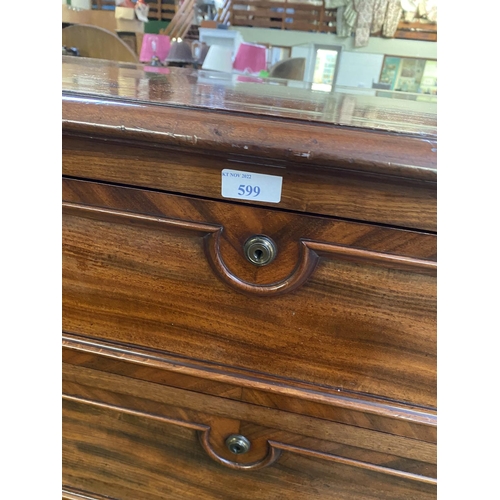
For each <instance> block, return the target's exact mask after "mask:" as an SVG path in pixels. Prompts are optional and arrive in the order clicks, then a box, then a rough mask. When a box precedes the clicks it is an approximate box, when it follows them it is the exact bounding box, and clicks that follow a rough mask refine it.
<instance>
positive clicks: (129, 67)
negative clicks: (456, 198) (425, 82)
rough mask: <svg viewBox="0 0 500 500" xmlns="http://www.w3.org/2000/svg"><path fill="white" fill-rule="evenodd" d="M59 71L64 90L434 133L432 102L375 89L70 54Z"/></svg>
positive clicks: (349, 124)
mask: <svg viewBox="0 0 500 500" xmlns="http://www.w3.org/2000/svg"><path fill="white" fill-rule="evenodd" d="M62 74H63V90H64V91H71V92H79V93H88V94H96V95H100V96H105V97H121V98H125V99H131V100H135V101H142V102H154V103H161V104H168V105H175V106H193V107H199V108H210V109H218V110H224V111H236V112H243V113H252V114H257V115H265V116H279V117H286V118H295V119H299V120H308V121H313V122H326V123H333V124H337V125H347V126H353V127H361V128H368V129H381V130H390V131H395V132H407V133H411V134H418V135H429V136H431V137H433V136H436V103H435V102H426V101H417V100H408V99H397V98H388V97H378V96H375V95H371V94H374V93H375V92H376V91H375V90H373V89H349V88H346V87H343V88H342V87H338V88H337V89H338V90H339V91H335V92H333V93H329V92H322V91H317V90H311V89H310V86H311V84H309V83H306V82H299V81H286V80H280V79H261V78H256V77H250V76H245V75H236V74H229V73H218V72H214V71H205V70H199V71H197V70H193V69H185V68H153V67H150V66H149V67H148V66H143V65H140V64H126V63H118V62H111V61H102V60H98V59H86V58H74V57H70V56H63V72H62ZM378 92H379V93H381V94H384V95H395V93H394V92H380V91H378ZM408 97H409V96H408ZM428 97H429V96H424V95H422V96H419V98H420V99H426V98H428ZM415 98H416V97H415Z"/></svg>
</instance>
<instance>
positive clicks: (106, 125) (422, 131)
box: [62, 56, 437, 182]
mask: <svg viewBox="0 0 500 500" xmlns="http://www.w3.org/2000/svg"><path fill="white" fill-rule="evenodd" d="M249 79H251V78H249V77H247V76H243V75H234V74H223V73H216V72H207V71H203V70H194V69H188V68H163V67H162V68H152V67H148V66H144V65H140V64H127V63H117V62H111V61H103V60H97V59H86V58H80V57H71V56H63V63H62V90H63V132H64V133H66V134H67V133H70V134H75V133H76V134H79V135H81V134H85V135H88V134H95V133H97V132H98V133H99V134H103V135H105V136H106V135H107V136H108V137H109V138H110V139H111V138H112V139H117V140H120V141H122V140H127V141H140V142H149V143H156V144H161V145H162V146H168V147H172V146H175V147H180V148H189V150H191V151H192V150H197V149H198V150H204V151H205V152H207V151H208V152H212V153H223V154H225V155H227V154H231V155H234V154H237V155H243V156H247V157H250V156H251V157H260V158H272V159H273V160H274V161H276V160H277V161H287V162H288V161H291V162H294V163H300V164H305V165H322V166H326V167H336V168H348V169H350V170H352V169H355V170H362V171H369V172H373V173H379V174H380V173H382V174H386V175H395V176H397V177H404V178H412V179H419V180H426V181H428V180H430V181H433V182H435V181H436V175H437V159H436V154H437V133H436V103H435V102H422V101H415V100H404V99H400V98H387V97H380V96H377V95H368V92H371V93H373V92H375V91H372V90H371V89H365V90H364V91H365V92H366V93H365V94H364V95H362V94H359V92H361V90H360V89H350V90H349V89H342V90H343V91H342V92H340V91H337V90H336V91H335V92H331V93H326V92H320V91H314V90H311V89H310V88H309V86H310V84H307V83H304V82H295V81H286V80H277V79H275V80H273V79H267V80H262V79H256V78H253V80H254V81H248V80H249ZM344 91H345V92H344ZM348 92H351V93H348ZM354 92H358V93H357V94H356V93H354ZM392 94H394V93H392ZM422 97H424V96H422ZM277 120H279V123H278V121H277Z"/></svg>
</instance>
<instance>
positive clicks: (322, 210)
mask: <svg viewBox="0 0 500 500" xmlns="http://www.w3.org/2000/svg"><path fill="white" fill-rule="evenodd" d="M337 146H338V144H337ZM430 148H431V146H429V149H430ZM243 151H245V150H243ZM234 152H236V150H235V149H233V154H225V155H221V156H214V155H210V156H207V155H206V154H200V153H199V152H198V153H195V152H193V151H192V149H190V151H189V153H186V152H185V151H181V150H175V149H164V148H161V147H157V146H154V145H150V147H144V146H138V145H133V144H131V143H123V142H119V143H116V142H113V141H112V140H109V139H107V140H99V138H98V137H93V138H92V140H88V139H86V138H81V137H71V136H63V172H64V175H67V176H74V177H79V178H85V179H93V180H96V181H100V180H102V181H105V182H114V183H119V184H126V185H129V186H138V187H148V188H152V189H161V190H164V191H170V192H174V193H184V194H187V195H193V196H204V197H209V198H212V199H221V198H222V196H221V171H222V170H223V169H226V168H227V169H234V170H243V171H250V172H255V173H261V174H268V175H279V176H281V177H283V191H282V195H281V201H280V203H279V206H280V208H284V209H288V210H296V211H301V212H309V213H315V214H325V215H332V216H336V217H344V218H348V219H355V220H362V221H369V222H380V223H383V224H392V225H395V226H400V227H409V228H421V229H425V230H429V231H436V227H437V221H436V213H437V210H436V184H435V182H423V181H422V180H421V181H417V180H415V179H414V180H411V179H402V178H398V177H390V176H387V175H374V174H367V173H365V174H363V173H361V172H360V171H359V170H358V169H359V165H356V166H354V165H352V164H351V165H349V166H350V168H352V169H353V171H349V170H340V169H338V170H336V169H334V168H332V167H331V166H329V167H328V168H324V167H323V168H320V167H318V166H314V164H312V165H311V164H308V165H307V168H304V165H300V164H299V165H294V164H291V163H289V162H283V161H281V162H277V161H276V160H273V161H272V162H270V161H269V160H262V159H261V160H260V161H259V160H256V159H255V157H253V158H251V159H248V158H247V159H245V158H244V157H242V156H240V155H235V154H234ZM295 158H297V157H295ZM245 160H246V161H245ZM270 163H273V164H275V166H272V165H270ZM257 204H259V203H258V202H257ZM261 204H264V205H269V206H273V204H272V203H262V202H261Z"/></svg>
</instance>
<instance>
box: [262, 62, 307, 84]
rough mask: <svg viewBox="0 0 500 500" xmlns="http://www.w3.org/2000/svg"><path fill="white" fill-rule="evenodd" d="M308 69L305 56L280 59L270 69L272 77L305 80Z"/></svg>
mask: <svg viewBox="0 0 500 500" xmlns="http://www.w3.org/2000/svg"><path fill="white" fill-rule="evenodd" d="M305 69H306V59H305V58H304V57H291V58H290V59H284V60H283V61H278V62H277V63H276V64H275V65H274V66H272V67H271V68H270V70H269V76H270V77H271V78H284V79H286V80H303V79H304V71H305Z"/></svg>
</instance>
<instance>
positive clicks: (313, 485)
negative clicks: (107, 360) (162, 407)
mask: <svg viewBox="0 0 500 500" xmlns="http://www.w3.org/2000/svg"><path fill="white" fill-rule="evenodd" d="M63 416H64V425H63V446H64V448H63V457H64V458H63V480H64V483H65V484H68V485H69V486H71V487H74V488H78V489H81V490H86V491H89V492H95V493H97V494H101V495H109V496H111V497H114V498H119V499H120V500H142V499H164V498H169V499H170V498H173V499H182V500H185V499H214V500H215V499H219V498H224V499H225V500H226V499H227V500H230V499H235V500H244V499H255V495H256V493H257V492H258V495H259V498H261V499H274V498H294V499H309V498H311V495H313V496H314V498H319V499H323V498H324V499H327V498H328V499H329V500H331V499H334V500H337V499H349V500H358V499H379V498H385V499H394V500H395V499H398V500H401V499H415V500H423V499H425V500H427V499H431V498H435V486H434V485H432V484H426V483H422V482H418V481H412V480H408V479H403V478H398V477H394V476H391V475H387V474H380V473H379V472H374V471H371V470H366V469H362V468H358V467H352V466H349V465H344V464H340V463H332V462H330V461H328V460H324V459H318V458H317V457H308V456H307V455H303V454H299V453H293V452H288V451H285V452H283V454H282V456H281V458H280V459H279V460H278V462H277V463H275V464H274V465H272V466H270V467H267V468H264V469H261V470H257V471H253V472H250V471H249V472H243V471H237V470H231V469H229V468H226V467H223V466H221V465H220V464H218V463H216V462H214V461H212V460H211V459H210V458H209V457H207V455H206V454H205V452H204V451H203V450H202V448H201V446H200V445H199V443H198V441H197V438H196V431H195V430H193V429H189V428H185V427H180V426H177V425H170V424H168V423H165V422H161V421H158V420H155V419H151V418H148V417H147V416H139V415H128V414H127V413H123V412H119V411H116V410H113V409H105V408H99V407H97V408H96V407H93V406H92V405H88V404H82V403H79V402H73V401H67V402H65V403H64V414H63Z"/></svg>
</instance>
